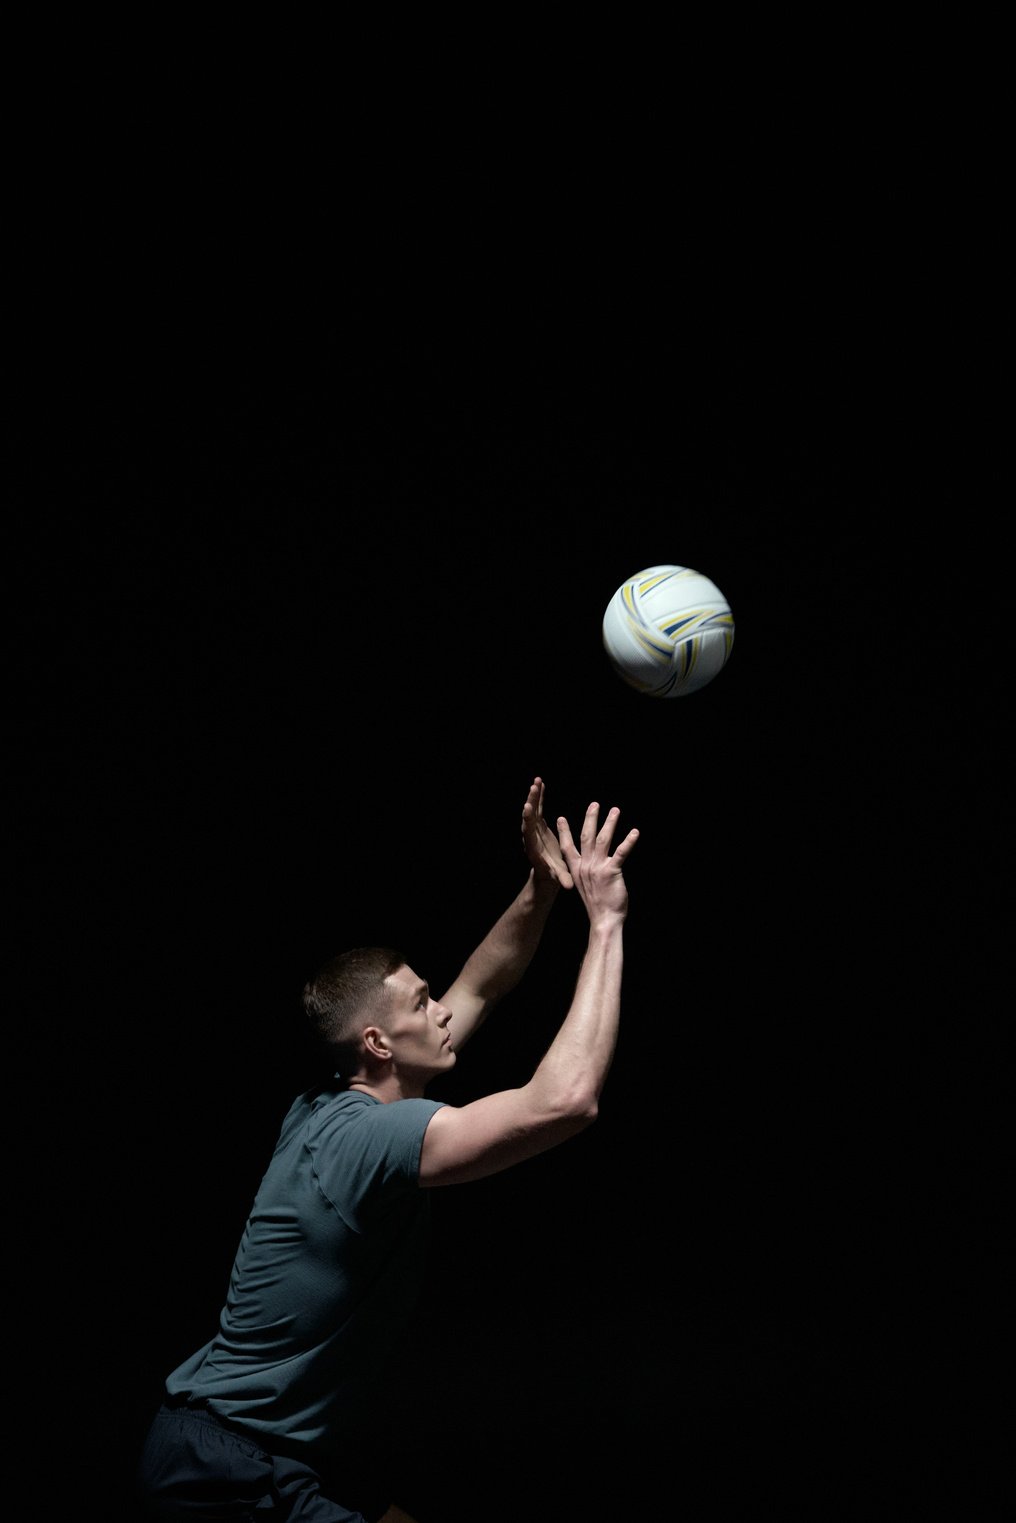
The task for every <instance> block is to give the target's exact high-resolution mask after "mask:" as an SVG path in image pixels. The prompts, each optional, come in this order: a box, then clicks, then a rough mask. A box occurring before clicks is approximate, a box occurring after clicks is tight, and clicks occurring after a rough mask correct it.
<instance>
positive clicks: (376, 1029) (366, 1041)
mask: <svg viewBox="0 0 1016 1523" xmlns="http://www.w3.org/2000/svg"><path fill="white" fill-rule="evenodd" d="M363 1045H364V1047H365V1048H366V1050H367V1052H368V1053H369V1054H370V1056H371V1057H372V1058H376V1059H378V1060H379V1061H380V1062H382V1063H386V1062H387V1061H388V1059H389V1058H390V1057H391V1055H392V1050H391V1048H390V1047H389V1046H388V1039H387V1038H386V1036H385V1034H384V1032H383V1031H382V1030H381V1028H380V1026H366V1027H364V1032H363Z"/></svg>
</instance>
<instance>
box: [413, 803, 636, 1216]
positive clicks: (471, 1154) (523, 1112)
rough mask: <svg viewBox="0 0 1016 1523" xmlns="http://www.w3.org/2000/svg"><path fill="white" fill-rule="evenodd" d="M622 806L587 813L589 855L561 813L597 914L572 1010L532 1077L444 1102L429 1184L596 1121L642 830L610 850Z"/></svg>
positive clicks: (427, 1168)
mask: <svg viewBox="0 0 1016 1523" xmlns="http://www.w3.org/2000/svg"><path fill="white" fill-rule="evenodd" d="M618 813H619V811H618V810H617V809H611V810H610V811H609V813H608V815H607V818H606V821H605V822H604V824H603V827H602V829H598V825H599V806H598V805H597V804H591V805H590V806H589V809H588V810H587V811H586V817H585V821H584V823H583V827H582V835H581V848H582V849H581V853H580V852H579V850H578V849H577V848H576V846H575V844H574V842H573V840H572V836H571V832H570V830H569V828H568V823H567V821H566V820H564V819H561V820H559V821H558V828H559V833H560V840H561V847H562V851H563V852H564V856H565V860H566V862H567V864H568V867H569V870H570V871H571V873H572V877H573V878H574V881H575V885H576V887H577V888H578V891H579V895H580V897H581V898H582V901H583V903H584V905H585V907H586V911H587V913H588V915H589V940H588V943H587V946H586V951H585V955H584V957H583V959H582V966H581V968H580V970H579V976H578V980H577V982H576V986H575V993H574V996H573V998H572V1002H571V1004H570V1006H569V1009H568V1013H567V1015H566V1017H565V1019H564V1021H563V1023H562V1025H561V1027H560V1029H559V1031H558V1033H557V1035H556V1036H555V1038H554V1040H553V1042H552V1043H551V1045H550V1047H549V1049H548V1050H547V1053H546V1055H545V1057H544V1058H543V1060H542V1062H541V1063H540V1064H539V1066H538V1068H537V1069H536V1072H535V1073H534V1074H533V1077H532V1078H531V1079H530V1081H529V1083H528V1084H524V1085H523V1086H522V1087H521V1088H519V1089H509V1090H501V1091H500V1092H499V1093H497V1094H494V1095H487V1096H485V1097H484V1098H483V1099H482V1100H475V1101H474V1102H473V1103H472V1104H471V1105H465V1106H451V1105H445V1106H442V1107H441V1109H440V1110H438V1111H437V1112H435V1114H434V1116H433V1117H432V1119H431V1121H430V1123H429V1125H428V1127H427V1130H426V1132H425V1134H424V1139H423V1149H422V1153H421V1158H420V1183H421V1185H424V1186H427V1187H431V1186H436V1185H446V1184H462V1183H465V1182H466V1181H468V1180H473V1179H482V1178H484V1177H486V1176H487V1175H489V1174H495V1173H499V1172H500V1171H501V1170H503V1169H507V1168H510V1167H511V1166H512V1165H513V1164H516V1163H521V1162H522V1161H523V1160H524V1159H527V1158H532V1157H534V1156H535V1155H536V1154H538V1153H543V1152H546V1151H547V1149H549V1148H552V1147H556V1146H557V1145H558V1143H561V1142H564V1141H565V1140H566V1139H567V1138H569V1137H572V1136H574V1135H575V1134H576V1133H577V1132H580V1131H582V1130H584V1128H585V1127H587V1126H589V1125H590V1123H591V1122H592V1121H594V1120H595V1119H596V1116H597V1113H598V1105H599V1097H600V1092H601V1090H602V1088H603V1085H604V1082H605V1081H606V1077H607V1074H608V1072H609V1070H610V1065H611V1062H612V1060H613V1056H614V1050H615V1047H616V1045H617V1032H618V1022H619V1017H620V1009H621V976H622V970H623V964H624V922H625V918H626V915H627V909H628V892H627V888H626V886H625V881H624V871H623V870H624V863H625V860H626V858H627V857H628V855H629V854H630V852H631V850H632V849H633V847H634V845H635V843H636V841H637V840H638V832H637V831H635V830H632V831H630V832H629V833H628V835H627V836H626V837H625V839H624V840H623V841H622V842H621V843H620V844H619V845H618V847H617V848H616V850H615V851H614V853H613V854H612V855H611V853H610V844H611V841H612V839H613V835H614V830H615V827H616V825H617V819H618Z"/></svg>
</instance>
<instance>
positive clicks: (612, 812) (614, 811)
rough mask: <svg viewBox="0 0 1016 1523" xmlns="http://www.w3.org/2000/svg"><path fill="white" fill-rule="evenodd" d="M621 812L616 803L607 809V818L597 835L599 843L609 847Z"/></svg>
mask: <svg viewBox="0 0 1016 1523" xmlns="http://www.w3.org/2000/svg"><path fill="white" fill-rule="evenodd" d="M620 814H621V811H620V809H618V807H617V805H616V804H615V805H613V807H612V808H610V809H608V810H607V818H606V819H605V820H604V822H603V824H602V826H601V827H600V833H599V835H598V836H597V837H596V842H597V845H599V846H604V847H609V845H610V843H611V841H612V840H613V837H614V830H615V828H616V826H617V821H618V818H619V816H620Z"/></svg>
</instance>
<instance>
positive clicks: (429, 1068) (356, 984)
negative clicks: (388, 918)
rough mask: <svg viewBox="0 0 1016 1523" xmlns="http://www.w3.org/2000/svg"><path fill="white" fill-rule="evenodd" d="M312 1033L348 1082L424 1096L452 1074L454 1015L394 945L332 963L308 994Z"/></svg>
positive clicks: (305, 997) (358, 950) (363, 949)
mask: <svg viewBox="0 0 1016 1523" xmlns="http://www.w3.org/2000/svg"><path fill="white" fill-rule="evenodd" d="M303 1008H304V1011H305V1013H306V1015H307V1018H308V1021H309V1023H310V1028H311V1032H312V1034H313V1035H314V1037H315V1039H316V1040H317V1042H318V1044H319V1045H320V1046H321V1047H323V1049H324V1050H325V1052H326V1053H327V1055H328V1058H329V1061H330V1062H331V1063H332V1065H333V1066H334V1068H335V1069H336V1070H337V1071H338V1072H339V1073H341V1074H342V1076H343V1078H344V1079H346V1080H347V1081H349V1080H351V1079H354V1078H361V1079H364V1080H366V1081H368V1082H384V1080H385V1079H387V1078H390V1077H392V1076H394V1077H396V1078H397V1079H398V1080H399V1081H400V1085H401V1087H402V1089H403V1091H404V1092H410V1093H411V1092H419V1093H422V1089H423V1086H424V1085H425V1084H426V1083H427V1081H428V1080H429V1079H431V1078H433V1077H434V1076H435V1074H438V1073H442V1072H444V1071H445V1070H447V1069H449V1068H452V1067H453V1066H454V1064H455V1053H454V1052H453V1050H452V1046H451V1041H450V1038H449V1034H448V1030H447V1027H448V1022H449V1021H450V1020H451V1011H450V1010H448V1009H447V1008H446V1007H445V1006H443V1005H440V1004H439V1003H438V1002H437V1000H434V999H431V997H430V990H429V988H428V987H427V983H426V981H425V980H424V979H422V978H421V977H420V976H419V974H417V973H414V972H413V970H412V968H410V967H409V965H408V964H407V962H406V960H405V958H404V957H403V956H402V954H401V953H400V952H397V951H396V950H395V949H394V948H393V947H354V948H353V949H352V950H351V951H348V952H342V953H340V954H339V956H338V957H334V958H332V959H331V961H330V962H328V963H326V964H325V965H324V967H323V968H321V969H320V970H319V972H318V973H317V974H316V975H315V976H314V978H312V979H311V980H310V982H309V983H308V984H307V985H306V986H305V988H304V991H303Z"/></svg>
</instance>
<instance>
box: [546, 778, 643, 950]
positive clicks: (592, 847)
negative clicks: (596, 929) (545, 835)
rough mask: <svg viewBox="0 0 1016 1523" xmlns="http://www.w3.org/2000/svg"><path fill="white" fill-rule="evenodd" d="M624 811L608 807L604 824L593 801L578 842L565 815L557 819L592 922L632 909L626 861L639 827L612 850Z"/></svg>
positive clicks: (562, 841)
mask: <svg viewBox="0 0 1016 1523" xmlns="http://www.w3.org/2000/svg"><path fill="white" fill-rule="evenodd" d="M620 814H621V811H620V809H618V808H617V807H616V806H615V807H614V808H612V809H608V810H607V816H606V819H605V820H604V822H603V824H602V825H601V824H600V806H599V804H590V806H589V808H588V809H587V810H586V815H585V819H584V820H583V821H582V830H581V832H580V835H579V845H578V846H576V844H575V839H574V837H573V836H572V833H571V828H570V826H569V824H568V821H567V820H566V819H565V818H564V816H563V815H562V816H561V818H560V819H559V820H558V822H557V833H558V836H559V837H560V841H561V850H562V853H563V855H564V860H565V862H566V863H567V864H568V868H569V870H570V872H571V876H572V881H573V883H575V884H576V886H577V888H578V891H579V897H580V898H581V900H582V902H583V904H584V905H585V907H586V911H587V913H588V915H589V923H590V925H596V924H601V923H605V922H607V921H609V920H613V919H616V918H618V917H619V918H620V919H621V920H624V918H625V916H626V915H627V913H628V888H627V885H626V884H625V881H624V864H625V862H626V861H627V859H628V857H629V855H630V854H631V852H632V851H633V850H634V848H635V845H636V842H637V841H638V838H639V833H638V831H637V830H629V832H628V834H627V835H626V836H625V837H624V839H623V840H622V841H619V842H618V843H617V845H616V846H615V847H614V850H613V853H611V850H610V847H611V842H612V841H613V839H614V831H615V830H616V828H617V822H618V819H619V818H620Z"/></svg>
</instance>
